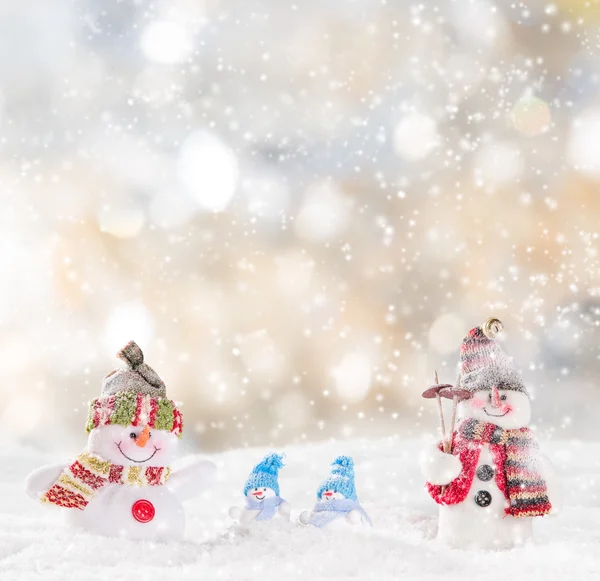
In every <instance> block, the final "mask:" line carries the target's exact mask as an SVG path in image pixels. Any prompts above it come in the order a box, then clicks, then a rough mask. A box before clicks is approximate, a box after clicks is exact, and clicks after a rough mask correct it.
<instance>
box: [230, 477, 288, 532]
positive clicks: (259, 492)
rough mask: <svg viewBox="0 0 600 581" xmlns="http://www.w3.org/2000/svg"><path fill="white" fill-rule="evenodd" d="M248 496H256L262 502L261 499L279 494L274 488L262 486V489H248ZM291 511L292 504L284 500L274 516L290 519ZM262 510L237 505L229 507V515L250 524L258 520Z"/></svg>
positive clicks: (246, 524) (240, 521)
mask: <svg viewBox="0 0 600 581" xmlns="http://www.w3.org/2000/svg"><path fill="white" fill-rule="evenodd" d="M246 496H247V497H248V498H250V499H252V498H254V499H255V500H258V501H259V502H261V501H264V500H265V499H268V498H272V497H274V496H277V494H276V493H275V491H274V490H273V489H272V488H266V487H261V488H260V489H259V488H254V489H252V490H248V492H247V493H246ZM290 511H291V507H290V504H289V503H288V502H285V501H284V502H282V503H281V504H280V505H279V506H278V507H277V510H276V513H275V515H274V517H273V518H281V519H283V520H285V521H289V520H290ZM260 512H261V511H260V510H256V509H252V508H248V507H247V506H246V507H244V508H243V509H241V508H239V507H237V506H232V507H231V508H230V509H229V516H230V518H232V519H233V520H235V521H238V522H239V523H240V524H242V525H245V526H248V525H249V524H251V523H253V522H254V521H256V519H257V518H258V515H259V514H260ZM271 520H272V519H271ZM259 522H265V521H259Z"/></svg>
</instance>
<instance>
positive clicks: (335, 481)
mask: <svg viewBox="0 0 600 581" xmlns="http://www.w3.org/2000/svg"><path fill="white" fill-rule="evenodd" d="M331 466H332V468H331V475H330V476H329V477H328V478H327V479H326V480H324V481H323V482H321V485H320V486H319V488H318V489H317V498H318V499H320V498H321V495H322V494H323V492H324V491H325V490H333V491H334V492H339V493H341V494H343V495H344V496H345V497H346V498H349V499H350V500H357V496H356V487H355V485H354V460H352V458H350V456H338V457H337V458H336V459H335V460H334V461H333V462H332V463H331Z"/></svg>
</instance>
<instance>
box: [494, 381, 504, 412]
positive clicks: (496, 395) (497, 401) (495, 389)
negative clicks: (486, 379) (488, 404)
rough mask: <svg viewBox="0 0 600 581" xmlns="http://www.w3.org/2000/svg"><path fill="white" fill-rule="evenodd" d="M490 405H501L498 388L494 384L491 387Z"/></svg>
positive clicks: (496, 406)
mask: <svg viewBox="0 0 600 581" xmlns="http://www.w3.org/2000/svg"><path fill="white" fill-rule="evenodd" d="M492 407H493V408H499V407H502V400H501V399H500V392H499V391H498V388H497V387H496V386H495V385H494V386H493V387H492Z"/></svg>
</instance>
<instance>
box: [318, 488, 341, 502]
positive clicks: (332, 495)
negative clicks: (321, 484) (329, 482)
mask: <svg viewBox="0 0 600 581" xmlns="http://www.w3.org/2000/svg"><path fill="white" fill-rule="evenodd" d="M344 498H346V497H345V496H344V495H343V494H342V493H341V492H338V491H336V490H333V488H326V489H325V490H323V491H322V492H321V495H320V496H319V500H322V501H325V502H326V501H328V500H343V499H344Z"/></svg>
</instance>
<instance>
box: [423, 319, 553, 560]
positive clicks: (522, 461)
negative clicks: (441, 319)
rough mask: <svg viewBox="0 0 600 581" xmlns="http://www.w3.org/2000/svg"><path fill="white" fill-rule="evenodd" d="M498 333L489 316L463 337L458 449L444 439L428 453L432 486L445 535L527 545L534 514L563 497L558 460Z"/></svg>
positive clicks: (454, 439) (466, 544)
mask: <svg viewBox="0 0 600 581" xmlns="http://www.w3.org/2000/svg"><path fill="white" fill-rule="evenodd" d="M490 321H497V320H490ZM490 321H488V323H489V322H490ZM497 323H498V324H499V325H501V324H500V323H499V321H497ZM497 330H501V326H500V327H499V328H497V329H496V331H497ZM494 335H495V332H494V328H493V326H492V327H490V325H488V324H486V325H485V326H484V327H483V328H482V327H476V328H474V329H472V330H471V331H470V332H469V334H468V335H467V336H466V337H465V339H464V340H463V342H462V346H461V350H460V365H459V367H460V376H459V378H460V379H459V381H460V383H461V387H462V389H463V390H467V391H468V392H469V394H467V395H470V397H468V398H465V399H462V401H460V403H459V404H458V416H459V422H458V424H457V427H456V430H455V431H454V433H453V434H452V436H451V448H450V451H451V453H444V452H443V451H442V450H443V445H440V446H439V447H438V446H436V447H434V448H428V449H426V450H425V451H424V452H423V454H422V455H421V469H422V472H423V475H424V476H425V479H426V480H427V490H428V492H429V494H430V495H431V497H432V498H433V499H434V500H435V502H436V503H437V504H439V526H438V538H439V539H440V540H441V541H443V542H444V543H446V544H447V545H450V546H452V547H456V548H483V549H508V548H512V547H515V546H517V545H521V544H523V543H525V542H526V541H527V540H528V539H530V538H531V537H532V521H533V518H534V517H538V516H544V515H548V514H555V513H557V512H558V511H559V509H560V504H561V494H560V487H559V484H558V481H557V477H556V474H555V471H554V469H553V467H552V464H551V463H550V462H549V461H548V460H547V459H546V458H545V457H544V456H542V455H541V454H540V453H539V452H538V446H537V443H536V441H535V439H534V437H533V433H532V432H531V430H530V429H529V428H528V427H527V426H528V424H529V421H530V419H531V402H530V396H529V393H528V392H527V390H526V388H525V386H524V384H523V380H522V379H521V377H520V375H519V373H518V372H517V371H516V370H515V369H514V367H513V365H512V362H511V360H510V359H509V358H508V356H507V355H506V354H505V353H504V352H503V351H502V350H501V349H500V346H499V345H498V344H497V342H496V341H495V340H494ZM458 391H462V390H458ZM448 444H450V443H449V442H448Z"/></svg>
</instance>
